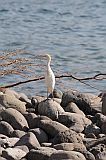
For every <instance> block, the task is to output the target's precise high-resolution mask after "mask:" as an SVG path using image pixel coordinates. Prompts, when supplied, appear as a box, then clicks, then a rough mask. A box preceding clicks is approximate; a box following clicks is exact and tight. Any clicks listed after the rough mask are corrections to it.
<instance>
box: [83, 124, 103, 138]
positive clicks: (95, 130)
mask: <svg viewBox="0 0 106 160" xmlns="http://www.w3.org/2000/svg"><path fill="white" fill-rule="evenodd" d="M84 133H85V134H86V135H88V134H90V133H93V134H94V135H96V136H97V135H98V134H100V133H101V130H100V128H99V127H97V126H96V125H94V124H90V125H87V126H86V127H85V130H84Z"/></svg>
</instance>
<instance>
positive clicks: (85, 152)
mask: <svg viewBox="0 0 106 160" xmlns="http://www.w3.org/2000/svg"><path fill="white" fill-rule="evenodd" d="M101 108H102V102H101V98H100V97H98V96H96V95H93V94H90V93H81V92H78V91H73V90H69V91H67V92H64V93H62V92H60V91H56V90H55V91H54V98H51V95H50V98H49V99H48V100H47V99H46V98H45V97H41V96H34V97H31V98H28V97H27V95H25V94H23V93H17V92H15V91H13V90H11V89H4V90H2V92H0V160H62V159H63V160H106V115H103V114H102V113H101Z"/></svg>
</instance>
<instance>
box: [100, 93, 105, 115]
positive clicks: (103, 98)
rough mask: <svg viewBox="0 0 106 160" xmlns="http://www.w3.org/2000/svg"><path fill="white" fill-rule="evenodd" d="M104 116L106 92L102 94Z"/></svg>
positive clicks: (103, 112)
mask: <svg viewBox="0 0 106 160" xmlns="http://www.w3.org/2000/svg"><path fill="white" fill-rule="evenodd" d="M101 101H102V114H104V115H105V116H106V92H104V93H103V94H102V99H101Z"/></svg>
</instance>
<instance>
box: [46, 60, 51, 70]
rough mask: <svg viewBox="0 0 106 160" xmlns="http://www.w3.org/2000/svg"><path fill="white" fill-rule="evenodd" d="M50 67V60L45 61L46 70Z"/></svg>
mask: <svg viewBox="0 0 106 160" xmlns="http://www.w3.org/2000/svg"><path fill="white" fill-rule="evenodd" d="M49 69H50V60H48V61H47V70H49Z"/></svg>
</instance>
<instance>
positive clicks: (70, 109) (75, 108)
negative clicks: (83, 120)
mask: <svg viewBox="0 0 106 160" xmlns="http://www.w3.org/2000/svg"><path fill="white" fill-rule="evenodd" d="M64 109H65V111H66V112H71V113H77V114H81V115H83V116H85V114H84V113H83V112H82V111H81V110H80V109H79V108H78V106H77V105H76V104H75V103H73V102H70V103H69V104H68V105H67V107H65V108H64Z"/></svg>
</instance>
